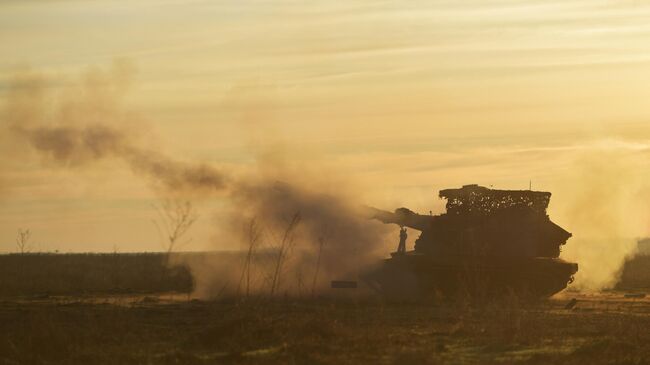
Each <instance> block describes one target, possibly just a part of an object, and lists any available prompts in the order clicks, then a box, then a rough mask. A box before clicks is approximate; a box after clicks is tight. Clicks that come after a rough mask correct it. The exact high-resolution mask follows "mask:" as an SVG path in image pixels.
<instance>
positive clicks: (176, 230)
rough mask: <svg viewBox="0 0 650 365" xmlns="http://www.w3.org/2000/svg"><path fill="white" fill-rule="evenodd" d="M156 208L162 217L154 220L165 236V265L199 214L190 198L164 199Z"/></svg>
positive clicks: (159, 231)
mask: <svg viewBox="0 0 650 365" xmlns="http://www.w3.org/2000/svg"><path fill="white" fill-rule="evenodd" d="M154 208H155V209H156V211H157V212H158V215H159V217H160V219H159V220H154V224H155V225H156V228H157V229H158V233H160V235H161V236H163V235H164V236H165V237H164V239H165V241H164V242H165V243H164V245H165V253H166V254H165V266H168V264H169V259H170V256H171V254H172V252H173V251H174V250H175V249H177V248H178V246H179V245H180V241H181V239H182V238H183V237H184V236H185V235H186V234H187V232H188V231H189V230H190V228H191V227H192V225H193V224H194V222H196V219H197V218H198V215H197V214H196V212H195V211H194V207H193V206H192V202H190V201H189V200H176V199H174V200H164V201H163V202H162V203H161V204H160V206H155V205H154ZM184 243H189V241H188V242H184Z"/></svg>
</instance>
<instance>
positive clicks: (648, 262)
mask: <svg viewBox="0 0 650 365" xmlns="http://www.w3.org/2000/svg"><path fill="white" fill-rule="evenodd" d="M174 255H188V256H199V257H200V258H201V259H202V260H211V258H210V257H209V256H212V255H214V256H216V257H215V259H216V258H217V257H218V258H221V259H223V258H224V257H226V256H227V258H229V259H230V260H232V259H235V258H237V257H239V255H240V254H238V253H233V252H229V253H226V252H197V253H177V254H174ZM167 260H168V257H167V255H166V254H164V253H103V254H96V253H87V254H86V253H75V254H69V253H68V254H52V253H30V254H7V255H0V296H39V295H80V294H90V295H92V294H147V293H163V292H178V293H190V292H191V291H192V290H193V287H194V283H193V280H192V275H191V273H190V272H189V270H188V269H187V268H186V267H184V266H168V265H166V262H167ZM617 289H626V290H627V289H650V256H648V255H640V256H637V257H635V258H633V259H631V260H629V261H628V262H626V264H625V267H624V268H623V271H622V273H621V280H620V282H619V283H618V285H617Z"/></svg>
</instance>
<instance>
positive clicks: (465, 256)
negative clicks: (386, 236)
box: [364, 185, 578, 298]
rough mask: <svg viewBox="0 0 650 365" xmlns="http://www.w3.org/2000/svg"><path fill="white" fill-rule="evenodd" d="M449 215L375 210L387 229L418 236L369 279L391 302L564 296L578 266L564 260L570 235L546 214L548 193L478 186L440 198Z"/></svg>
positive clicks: (374, 215) (442, 193)
mask: <svg viewBox="0 0 650 365" xmlns="http://www.w3.org/2000/svg"><path fill="white" fill-rule="evenodd" d="M440 197H441V198H444V199H447V205H446V208H447V212H446V213H444V214H440V215H422V214H417V213H415V212H413V211H411V210H409V209H407V208H399V209H396V210H395V211H394V212H388V211H383V210H379V209H374V208H370V211H369V213H370V216H371V217H372V218H374V219H378V220H380V221H382V222H384V223H392V224H397V225H399V226H402V227H409V228H412V229H415V230H418V231H420V232H421V233H420V236H419V237H418V238H417V239H416V240H415V247H414V250H412V251H408V252H400V251H398V252H395V253H393V254H392V257H391V258H389V259H387V260H385V262H384V263H383V265H382V266H381V267H380V268H379V269H377V270H375V271H373V272H370V273H368V274H367V275H365V277H364V278H365V280H366V282H368V284H370V285H371V286H372V287H373V288H375V289H377V290H379V291H381V292H382V293H384V294H386V295H388V296H390V297H398V298H400V297H414V296H416V297H422V296H428V295H434V294H442V295H447V294H452V295H453V294H457V293H459V292H462V293H468V294H496V293H502V292H507V291H514V292H517V293H521V294H526V295H531V296H536V297H544V296H550V295H552V294H554V293H557V292H558V291H561V290H562V289H564V288H565V287H566V286H567V284H568V283H570V282H571V281H572V280H573V274H575V273H576V272H577V270H578V265H577V264H575V263H569V262H566V261H564V260H561V259H560V258H559V255H560V248H561V246H562V245H564V244H565V243H566V241H567V240H568V239H569V238H570V237H571V233H569V232H567V231H566V230H564V229H563V228H562V227H560V226H558V225H557V224H555V223H553V222H552V221H551V220H550V218H549V216H548V215H547V213H546V209H547V207H548V204H549V201H550V197H551V193H548V192H538V191H529V190H495V189H488V188H485V187H481V186H478V185H465V186H463V187H462V188H460V189H447V190H442V191H440Z"/></svg>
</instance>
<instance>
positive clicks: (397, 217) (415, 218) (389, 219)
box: [367, 207, 433, 231]
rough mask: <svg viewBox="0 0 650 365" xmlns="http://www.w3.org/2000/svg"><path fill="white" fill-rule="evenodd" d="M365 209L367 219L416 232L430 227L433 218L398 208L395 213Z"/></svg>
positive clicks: (370, 208)
mask: <svg viewBox="0 0 650 365" xmlns="http://www.w3.org/2000/svg"><path fill="white" fill-rule="evenodd" d="M367 209H368V218H370V219H376V220H378V221H381V222H383V223H386V224H391V223H392V224H397V225H399V226H405V227H409V228H413V229H417V230H418V231H422V230H424V229H425V228H426V227H428V226H430V225H431V221H432V218H433V217H431V216H428V215H421V214H417V213H415V212H413V211H411V210H410V209H407V208H398V209H395V212H389V211H386V210H381V209H377V208H373V207H367Z"/></svg>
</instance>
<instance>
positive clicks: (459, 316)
mask: <svg viewBox="0 0 650 365" xmlns="http://www.w3.org/2000/svg"><path fill="white" fill-rule="evenodd" d="M18 256H19V255H15V256H1V257H0V282H1V283H2V285H0V292H1V293H11V294H15V293H16V292H20V293H23V294H25V293H30V292H28V291H27V290H28V289H30V288H33V285H38V288H39V290H42V289H40V288H47V287H48V285H49V286H51V287H49V289H48V292H50V293H51V294H53V293H55V292H58V293H67V294H70V293H72V294H73V295H71V296H70V295H69V296H55V295H50V296H48V297H35V296H27V297H8V296H6V295H3V296H0V364H89V363H93V364H215V363H216V364H229V363H232V364H556V363H562V364H647V363H648V361H649V359H650V331H648V330H647V329H648V328H650V299H649V298H644V299H630V298H624V297H623V293H620V292H609V293H599V294H593V295H587V294H579V293H564V294H563V296H561V297H558V298H555V299H551V300H548V301H544V302H541V303H535V304H529V303H527V304H524V303H521V302H520V301H519V300H518V298H517V297H515V296H508V297H506V298H502V299H500V300H498V301H494V300H492V301H486V302H483V303H481V304H477V303H472V302H469V301H463V300H459V301H456V302H449V303H426V304H422V303H421V304H389V303H384V302H382V301H380V300H378V299H371V298H367V299H360V298H355V297H354V296H348V297H347V299H340V298H339V299H337V300H334V299H323V298H320V299H303V300H295V299H286V298H285V299H281V298H275V299H273V300H270V299H268V298H259V297H254V296H251V297H249V298H247V300H246V301H245V302H241V301H235V300H231V301H225V300H221V301H212V302H204V301H196V300H188V299H187V297H184V298H185V299H182V300H181V299H176V300H167V299H164V298H160V297H157V296H151V295H149V296H144V295H143V296H140V297H139V298H137V299H128V298H126V297H118V296H115V295H113V296H112V297H110V299H111V300H107V299H102V298H99V297H92V296H91V297H88V296H79V295H78V293H81V292H84V291H85V290H88V291H89V292H95V293H100V292H102V290H104V289H106V288H109V289H110V290H105V292H111V290H112V289H111V288H114V287H115V283H116V282H122V283H125V282H129V283H131V284H129V286H131V287H133V288H134V289H135V288H143V290H142V292H153V291H167V290H168V289H169V288H171V287H173V286H172V284H171V283H160V282H159V279H157V278H158V277H159V276H157V274H150V273H156V272H157V271H156V270H160V265H161V264H160V263H161V262H162V261H163V260H164V257H163V256H162V255H159V256H156V255H140V256H138V255H135V256H128V255H123V256H122V258H123V259H124V260H125V261H124V262H130V261H129V260H134V262H135V263H137V265H136V264H134V263H123V264H124V266H122V270H118V271H112V270H113V269H111V267H113V266H111V265H114V264H115V263H114V262H113V261H111V258H110V255H88V256H84V255H53V256H52V257H49V256H48V257H45V256H43V257H41V256H39V255H24V256H21V257H24V258H27V260H30V261H20V262H21V263H22V264H25V263H29V265H26V266H21V267H28V268H30V267H32V266H30V265H34V266H33V267H42V272H43V273H42V274H39V275H41V276H38V275H36V274H35V272H41V271H40V270H35V269H33V267H32V268H31V269H27V270H26V271H27V272H28V273H31V274H29V275H27V274H26V273H23V274H22V275H27V276H24V277H23V279H24V278H27V277H28V278H31V279H29V280H31V283H32V284H24V283H23V284H16V283H14V281H16V280H17V278H16V277H15V276H9V277H7V276H6V275H7V273H10V274H11V275H14V274H15V272H16V271H15V267H14V269H9V268H7V266H6V265H3V264H7V263H8V264H9V265H15V266H16V265H17V264H16V262H18V261H15V260H17V259H16V257H18ZM44 257H45V258H44ZM2 260H4V261H2ZM48 260H49V261H48ZM156 262H157V263H156ZM16 267H18V266H16ZM156 267H158V269H155V268H156ZM12 270H14V271H12ZM84 270H87V271H84ZM139 270H142V271H139ZM115 272H119V273H121V274H120V275H124V276H123V277H121V278H119V279H116V278H112V279H111V274H110V273H115ZM47 273H49V275H47ZM53 273H56V275H53ZM30 275H31V276H30ZM184 275H185V274H184ZM81 276H83V279H79V277H81ZM181 277H182V276H179V279H178V280H179V281H178V282H177V283H176V284H174V285H178V287H184V288H186V289H187V288H188V286H187V282H185V281H182V280H181V279H180V278H181ZM183 280H185V279H183ZM27 282H28V283H29V282H30V281H27ZM5 283H9V284H8V285H9V286H7V287H5V286H4V285H5ZM34 283H37V284H34ZM179 283H185V284H182V285H181V284H179ZM190 284H191V281H190ZM11 285H14V286H11ZM21 285H22V286H21ZM183 285H185V286H183ZM190 287H191V285H190ZM88 288H92V290H90V289H88ZM144 289H148V290H144ZM161 289H162V290H161ZM34 293H36V292H31V294H34ZM181 297H183V296H181ZM3 298H4V299H3ZM572 298H577V299H578V304H577V306H576V307H575V308H574V309H571V310H567V309H564V305H565V304H566V303H567V302H568V301H569V300H570V299H572Z"/></svg>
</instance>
